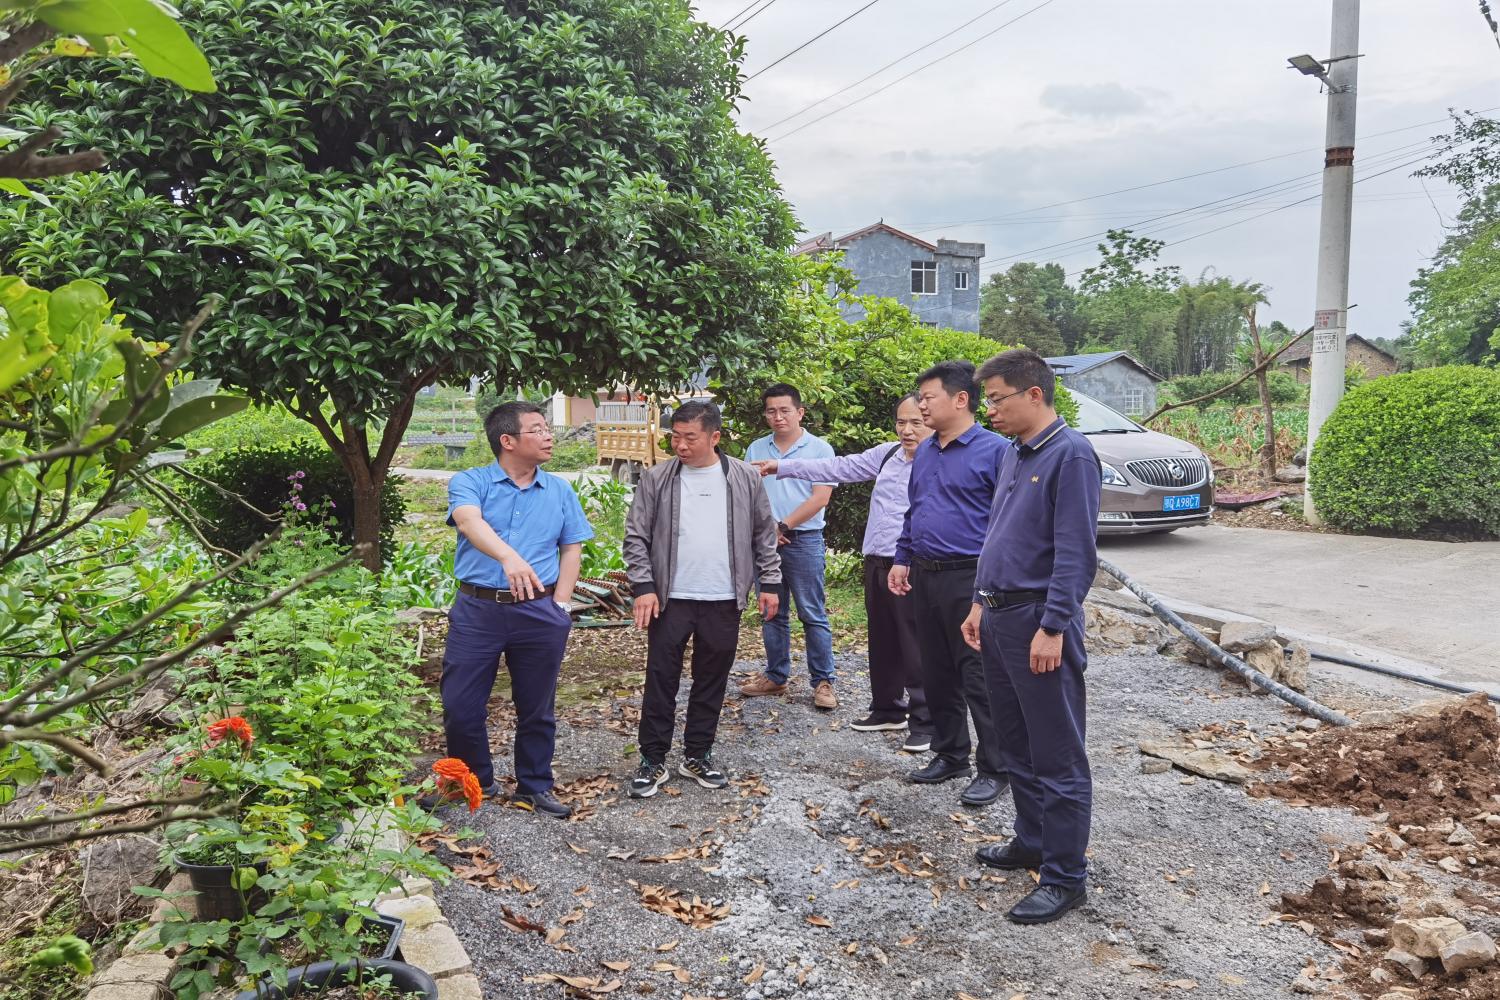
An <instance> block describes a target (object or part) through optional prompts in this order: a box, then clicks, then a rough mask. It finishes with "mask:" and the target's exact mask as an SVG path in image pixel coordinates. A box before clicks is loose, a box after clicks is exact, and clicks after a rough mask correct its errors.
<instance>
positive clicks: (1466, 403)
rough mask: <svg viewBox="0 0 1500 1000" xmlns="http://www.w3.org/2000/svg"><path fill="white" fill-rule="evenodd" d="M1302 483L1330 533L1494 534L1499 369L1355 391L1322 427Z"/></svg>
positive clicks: (1427, 374) (1378, 382)
mask: <svg viewBox="0 0 1500 1000" xmlns="http://www.w3.org/2000/svg"><path fill="white" fill-rule="evenodd" d="M1308 478H1309V488H1310V489H1311V490H1312V497H1313V502H1314V504H1315V505H1316V506H1317V510H1318V514H1319V516H1321V517H1322V518H1323V519H1324V520H1325V521H1327V522H1328V523H1329V524H1330V525H1333V526H1334V527H1336V528H1341V529H1344V530H1347V531H1371V530H1374V531H1391V532H1396V533H1400V534H1414V533H1417V532H1422V531H1428V530H1433V529H1437V530H1444V531H1459V532H1466V533H1472V532H1478V533H1481V534H1486V535H1500V371H1496V370H1494V369H1490V368H1478V367H1473V366H1452V367H1445V368H1428V369H1424V370H1422V371H1415V372H1409V373H1407V374H1403V375H1388V376H1386V377H1385V378H1379V379H1375V380H1374V381H1371V382H1366V383H1364V384H1363V385H1361V386H1359V387H1357V388H1355V389H1354V390H1352V391H1350V392H1349V393H1347V394H1346V395H1345V396H1344V398H1343V399H1342V400H1341V401H1340V402H1339V405H1338V407H1337V408H1335V409H1334V411H1333V413H1332V414H1330V415H1329V417H1328V420H1327V421H1326V422H1325V423H1324V424H1323V429H1322V431H1321V433H1320V434H1319V436H1318V440H1317V444H1316V445H1315V446H1314V447H1313V453H1312V457H1311V459H1310V465H1309V476H1308Z"/></svg>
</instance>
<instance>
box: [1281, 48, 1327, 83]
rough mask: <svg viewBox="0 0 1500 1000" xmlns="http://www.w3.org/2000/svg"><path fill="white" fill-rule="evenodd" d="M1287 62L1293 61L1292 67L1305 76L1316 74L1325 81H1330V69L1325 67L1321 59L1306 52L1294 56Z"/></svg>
mask: <svg viewBox="0 0 1500 1000" xmlns="http://www.w3.org/2000/svg"><path fill="white" fill-rule="evenodd" d="M1287 62H1289V63H1291V68H1292V69H1294V70H1296V71H1297V72H1298V73H1301V74H1303V75H1305V76H1315V77H1317V78H1318V79H1319V80H1322V81H1323V82H1324V83H1327V82H1328V71H1327V70H1326V69H1324V68H1323V63H1322V61H1321V60H1319V59H1314V58H1313V57H1312V56H1310V55H1306V54H1304V55H1300V56H1292V57H1291V58H1290V59H1288V60H1287Z"/></svg>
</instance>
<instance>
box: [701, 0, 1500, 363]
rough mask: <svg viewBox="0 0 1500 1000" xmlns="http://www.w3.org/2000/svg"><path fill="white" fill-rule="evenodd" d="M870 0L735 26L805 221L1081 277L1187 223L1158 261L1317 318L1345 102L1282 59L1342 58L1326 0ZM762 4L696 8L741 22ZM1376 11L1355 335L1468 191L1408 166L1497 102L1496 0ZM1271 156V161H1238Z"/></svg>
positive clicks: (1368, 53) (796, 1)
mask: <svg viewBox="0 0 1500 1000" xmlns="http://www.w3.org/2000/svg"><path fill="white" fill-rule="evenodd" d="M760 2H761V3H764V2H765V0H760ZM869 2H870V0H771V3H770V6H768V7H765V8H764V10H763V12H762V13H759V14H756V15H755V16H754V17H753V18H752V19H750V20H749V21H748V22H747V23H746V24H745V25H744V26H743V27H742V28H740V29H738V33H740V34H743V35H744V36H746V38H747V39H748V42H747V50H746V59H745V64H744V69H745V72H746V73H747V74H750V75H752V76H755V78H754V79H752V80H750V81H748V82H747V83H746V85H745V94H746V98H747V99H746V100H745V101H744V102H743V103H742V105H741V110H740V123H741V126H742V128H743V129H744V130H745V131H748V132H751V133H753V134H755V135H759V136H762V137H764V138H766V139H768V140H769V146H768V150H769V152H770V154H771V156H772V158H773V159H774V160H775V161H776V166H777V176H778V177H779V179H780V181H781V184H782V186H783V188H784V189H785V194H786V196H787V198H788V200H789V201H790V202H791V203H792V205H793V207H794V208H795V210H796V213H797V216H798V218H799V219H800V220H801V223H802V226H803V229H804V232H805V233H809V234H816V233H822V232H827V231H832V232H833V234H834V236H835V237H837V236H841V235H843V234H844V233H847V232H850V231H852V230H855V229H858V228H860V227H861V226H864V225H868V224H869V223H872V222H875V221H877V220H879V219H882V218H883V219H884V220H885V221H886V222H887V223H889V224H890V225H893V226H896V227H897V228H899V229H903V230H905V231H907V232H910V233H912V234H914V235H918V236H921V237H923V238H924V239H928V240H936V239H938V238H949V239H959V240H973V241H978V242H983V243H984V244H985V245H986V260H987V263H986V264H985V265H984V271H985V274H986V276H988V274H989V273H991V272H993V271H995V270H997V269H1002V270H1003V269H1004V268H1005V267H1008V266H1009V265H1010V264H1011V263H1014V262H1015V261H1017V260H1034V261H1053V260H1055V261H1057V262H1058V263H1060V264H1062V265H1063V266H1064V267H1065V268H1067V270H1068V272H1069V273H1070V274H1074V273H1075V272H1077V271H1079V270H1081V269H1083V268H1085V267H1087V266H1089V265H1090V264H1092V263H1094V262H1095V261H1096V260H1097V259H1098V253H1097V251H1096V250H1095V249H1094V247H1095V245H1096V244H1097V243H1098V242H1099V239H1100V237H1099V236H1096V235H1095V234H1102V233H1103V231H1104V230H1106V229H1109V228H1114V227H1132V228H1135V229H1136V230H1137V231H1138V232H1139V233H1141V234H1142V235H1152V236H1154V237H1156V238H1158V239H1162V240H1166V241H1168V242H1169V244H1174V241H1181V242H1180V243H1175V244H1174V245H1169V246H1168V247H1167V248H1166V249H1165V250H1164V251H1163V252H1162V256H1161V262H1162V263H1164V264H1175V265H1178V266H1180V267H1181V268H1182V270H1183V273H1184V274H1185V275H1187V276H1189V277H1196V276H1197V275H1198V274H1199V273H1201V272H1202V271H1204V269H1205V268H1212V269H1213V272H1214V273H1216V274H1219V275H1228V276H1230V277H1232V278H1234V279H1235V280H1237V281H1258V282H1261V283H1263V284H1264V285H1266V286H1267V287H1268V288H1269V289H1270V291H1269V293H1268V297H1269V300H1270V304H1269V306H1267V307H1265V308H1263V309H1262V311H1261V321H1262V324H1263V325H1264V324H1265V323H1266V322H1268V321H1269V320H1271V319H1280V320H1282V321H1283V322H1285V323H1287V325H1289V326H1292V327H1294V328H1296V329H1302V328H1303V327H1306V326H1308V325H1310V324H1311V322H1312V315H1313V295H1314V286H1315V279H1316V263H1317V261H1316V258H1317V246H1318V214H1319V204H1318V198H1317V194H1318V191H1319V187H1320V180H1319V177H1320V175H1321V171H1322V166H1323V153H1322V150H1323V145H1324V128H1325V116H1326V112H1327V97H1326V95H1323V94H1320V92H1319V83H1318V81H1317V80H1315V79H1313V78H1311V77H1307V76H1303V75H1301V74H1299V73H1297V72H1296V71H1294V70H1291V69H1289V68H1287V63H1286V60H1287V57H1289V56H1293V55H1297V54H1299V53H1304V52H1305V53H1310V54H1312V55H1314V56H1316V57H1319V58H1322V57H1326V56H1327V55H1328V54H1329V53H1328V51H1327V50H1328V47H1329V35H1330V23H1331V15H1332V10H1331V4H1330V3H1329V2H1328V0H1321V2H1313V0H1009V2H1007V3H1004V4H1001V5H999V6H998V9H993V10H991V9H992V8H996V7H997V3H998V0H875V2H874V3H873V4H872V5H870V6H869V8H868V9H866V10H863V11H860V8H862V7H865V5H866V4H867V3H869ZM749 5H750V0H700V2H699V3H698V4H697V5H696V10H697V11H698V14H699V17H700V18H701V19H703V20H705V21H707V22H708V23H710V24H713V25H715V26H721V25H723V24H725V23H726V22H728V21H729V20H730V19H731V18H732V17H733V16H734V15H736V14H737V13H739V12H741V11H742V10H746V9H752V10H753V9H754V8H752V7H750V6H749ZM757 6H758V4H757ZM1362 8H1363V9H1362V12H1361V19H1360V46H1359V51H1360V52H1361V53H1362V54H1363V58H1362V59H1361V60H1360V66H1359V83H1358V95H1359V98H1358V101H1359V110H1358V133H1359V137H1360V138H1359V142H1358V144H1357V146H1356V153H1355V158H1356V159H1355V163H1356V167H1355V176H1356V178H1357V182H1356V185H1355V188H1354V190H1355V203H1354V228H1353V252H1352V258H1351V277H1350V302H1351V303H1353V304H1355V306H1356V308H1354V309H1353V311H1352V312H1351V313H1350V329H1351V330H1353V331H1354V332H1355V333H1360V334H1363V335H1365V336H1389V337H1394V336H1397V335H1399V333H1400V324H1401V323H1402V321H1403V320H1405V319H1407V318H1408V316H1409V310H1408V308H1407V305H1406V296H1407V292H1408V290H1409V289H1408V285H1409V282H1410V281H1411V279H1412V278H1413V277H1414V276H1415V275H1416V273H1417V269H1418V268H1419V267H1422V266H1423V265H1424V264H1425V263H1426V262H1427V260H1428V259H1429V258H1430V257H1431V255H1432V254H1433V253H1434V252H1435V251H1436V249H1437V248H1438V246H1439V244H1440V243H1441V242H1442V239H1443V236H1444V226H1445V225H1451V224H1452V220H1453V215H1454V213H1455V211H1456V210H1457V208H1458V207H1459V204H1460V202H1459V199H1458V197H1457V195H1456V193H1455V192H1454V191H1452V190H1451V189H1450V188H1449V187H1448V186H1447V185H1446V184H1445V183H1444V182H1443V181H1441V180H1431V179H1428V180H1421V179H1418V178H1415V177H1412V176H1411V174H1412V172H1413V171H1414V170H1416V169H1417V168H1418V167H1419V166H1420V165H1421V164H1420V158H1421V157H1423V156H1424V155H1427V154H1428V153H1429V152H1430V143H1429V140H1430V139H1431V138H1432V137H1433V136H1436V135H1439V134H1441V133H1443V132H1444V131H1446V127H1445V124H1444V119H1446V117H1447V114H1448V109H1449V108H1458V109H1470V110H1485V109H1500V47H1497V45H1496V41H1495V37H1494V36H1493V35H1492V34H1490V32H1489V29H1488V27H1487V26H1486V25H1485V22H1484V20H1483V18H1482V17H1481V16H1480V13H1479V9H1478V4H1477V2H1476V0H1420V2H1412V0H1365V2H1364V3H1363V4H1362ZM857 11H859V13H857V14H856V12H857ZM987 12H988V13H987ZM851 14H854V15H855V16H854V17H853V18H852V19H851V20H849V21H848V22H847V23H846V24H844V25H842V26H840V27H838V28H837V29H835V30H834V31H832V32H831V33H829V34H828V35H827V36H825V37H824V38H822V39H820V40H818V41H816V42H813V43H812V44H810V45H808V46H807V47H806V48H805V49H802V50H801V51H800V52H797V53H796V54H794V55H791V56H790V57H788V58H786V59H784V60H783V61H781V62H777V63H776V65H774V66H772V65H771V63H773V62H776V60H778V59H780V58H781V57H782V56H785V55H786V54H787V53H789V52H791V50H793V49H795V48H797V46H799V45H801V44H802V43H804V42H806V41H808V40H809V39H811V38H812V37H813V36H814V35H816V34H818V33H819V32H820V31H822V30H824V29H825V28H828V27H830V26H831V25H833V24H834V23H835V22H837V21H839V20H841V19H842V18H845V17H847V16H849V15H851ZM1018 17H1019V19H1018V20H1014V23H1011V24H1009V25H1006V22H1007V21H1012V19H1015V18H1018ZM974 18H978V19H977V20H974V21H973V23H972V24H969V25H968V26H967V27H962V28H960V26H961V25H963V24H964V23H965V22H967V21H970V20H971V19H974ZM956 28H958V29H959V30H958V31H957V32H956V33H954V34H952V35H951V36H950V37H948V38H946V39H944V40H942V41H939V42H936V43H935V44H933V45H931V46H930V47H929V48H926V49H925V50H923V51H921V52H919V53H917V54H916V55H914V56H912V57H911V58H909V59H906V60H905V61H903V62H900V63H898V64H896V65H895V66H892V67H891V68H890V69H888V70H886V71H884V72H882V73H880V74H879V75H876V76H874V77H872V78H871V79H870V80H868V81H866V82H864V83H862V84H860V85H858V86H855V87H852V88H850V89H848V90H847V91H845V92H844V93H842V94H838V95H837V96H832V97H829V99H828V100H825V101H823V102H822V103H821V104H818V105H817V106H816V107H815V108H813V109H812V110H810V111H806V112H805V113H803V114H802V115H800V116H799V117H796V118H792V119H791V120H789V121H786V122H784V123H781V124H778V122H781V120H782V119H784V118H787V116H790V115H792V114H794V113H796V112H799V111H802V110H803V109H804V108H806V107H807V106H808V105H811V104H812V103H813V102H814V101H817V100H818V99H819V98H824V97H828V95H833V94H835V92H837V91H840V90H842V89H843V88H845V87H847V86H848V85H849V84H852V83H855V81H858V80H860V79H861V78H862V77H864V76H866V75H867V74H870V73H873V72H875V71H876V70H878V69H880V68H881V67H883V66H885V65H886V64H888V63H891V62H893V61H894V60H896V59H898V58H900V57H902V56H904V55H906V54H907V53H909V52H911V51H912V50H913V49H916V48H917V47H918V46H921V45H924V44H926V43H928V42H930V41H932V40H933V39H936V38H938V37H939V36H941V35H943V34H945V33H947V32H950V31H953V30H954V29H956ZM994 29H998V30H995V31H994V34H992V35H990V37H987V38H982V39H981V37H980V36H982V35H984V34H985V33H986V32H989V31H992V30H994ZM971 42H972V43H973V44H972V45H970V46H969V47H968V48H966V49H963V51H959V52H957V54H955V55H953V56H952V57H951V58H947V59H944V60H943V61H941V62H938V63H936V64H935V65H933V66H931V67H930V68H926V69H920V71H919V72H916V73H915V74H914V75H912V76H911V77H910V78H909V79H906V80H902V81H900V82H895V81H897V80H898V79H899V78H900V77H901V76H903V75H905V74H906V73H909V72H911V71H912V70H918V69H919V68H920V67H922V66H923V65H924V64H925V63H929V62H932V61H933V60H935V59H938V58H939V57H942V56H944V55H946V54H948V53H950V52H954V51H955V50H957V49H959V48H961V47H962V46H964V45H966V44H968V43H971ZM762 70H764V72H763V73H761V71H762ZM758 73H759V74H760V75H756V74H758ZM887 85H889V86H887ZM882 87H886V89H884V90H881V91H880V92H879V93H874V92H875V91H877V90H880V88H882ZM861 98H864V99H863V100H861ZM854 102H857V103H854ZM836 109H843V110H837V111H836ZM834 111H836V113H834V114H831V115H829V116H828V117H827V118H826V119H825V120H823V121H816V119H818V118H819V117H820V116H823V115H826V114H828V113H829V112H834ZM813 122H816V123H815V124H809V123H813ZM1424 123H1426V124H1424ZM804 125H805V126H806V127H802V128H800V130H799V131H796V132H795V134H790V133H792V130H794V129H798V128H799V127H800V126H804ZM1413 126H1419V127H1413ZM1394 130H1400V131H1394ZM1380 133H1388V134H1380ZM1282 154H1288V155H1282ZM1272 157H1274V158H1272ZM1268 158H1272V159H1268ZM1252 160H1264V161H1265V162H1260V163H1255V164H1252V165H1248V166H1237V165H1239V164H1245V163H1247V162H1248V161H1252ZM1413 161H1418V162H1413ZM1225 167H1233V168H1234V169H1227V170H1226V169H1220V168H1225ZM1391 168H1395V169H1391ZM1204 171H1214V172H1213V173H1208V174H1206V175H1205V176H1201V177H1196V178H1191V179H1188V180H1182V181H1176V182H1173V183H1168V184H1158V185H1155V186H1152V187H1148V188H1145V189H1144V190H1138V191H1131V192H1126V193H1121V194H1113V195H1109V196H1107V197H1093V196H1095V195H1102V194H1106V193H1107V192H1112V191H1118V190H1119V189H1122V188H1130V187H1135V186H1137V185H1147V184H1155V182H1158V181H1164V180H1169V179H1172V178H1177V177H1182V176H1183V175H1187V174H1196V173H1200V172H1204ZM1380 171H1389V172H1386V173H1384V174H1382V175H1381V176H1373V175H1375V174H1376V173H1378V172H1380ZM1361 176H1364V177H1367V179H1365V180H1358V178H1360V177H1361ZM1258 189H1266V190H1258ZM1237 196H1238V197H1237ZM1077 199H1090V200H1086V201H1078V200H1077ZM1221 199H1228V200H1227V201H1225V200H1221ZM1302 199H1307V200H1306V201H1303V202H1302V204H1298V205H1290V203H1292V202H1297V201H1300V200H1302ZM1058 202H1070V203H1071V204H1067V205H1060V206H1059V205H1056V203H1058ZM1209 202H1218V204H1214V205H1211V206H1209V207H1207V208H1198V206H1203V205H1205V203H1209ZM1288 205H1290V207H1285V208H1280V207H1281V206H1288ZM1048 206H1055V207H1048ZM1278 208H1280V210H1277V211H1272V210H1273V209H1278ZM1183 210H1192V211H1183ZM1168 213H1178V214H1175V215H1170V216H1169V217H1167V218H1162V219H1158V220H1157V221H1149V220H1153V219H1157V217H1159V216H1164V215H1167V214H1168ZM1210 213H1214V214H1210ZM1255 216H1260V217H1259V218H1256V217H1255ZM1002 217H1003V218H1002ZM1230 223H1238V224H1236V225H1232V226H1228V228H1224V229H1222V231H1219V232H1209V231H1210V230H1214V229H1218V228H1219V227H1223V226H1226V225H1228V224H1230ZM1057 244H1063V245H1061V246H1057ZM1044 248H1048V249H1044ZM1075 280H1076V278H1075Z"/></svg>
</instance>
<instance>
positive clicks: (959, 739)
mask: <svg viewBox="0 0 1500 1000" xmlns="http://www.w3.org/2000/svg"><path fill="white" fill-rule="evenodd" d="M905 600H909V601H913V602H914V608H913V613H914V614H915V616H916V619H917V642H918V644H920V646H921V649H922V688H923V690H924V691H925V692H926V694H927V707H928V710H929V711H930V712H931V713H932V727H933V737H932V752H933V753H934V754H936V755H938V756H939V757H944V758H947V759H948V760H951V761H953V762H955V763H962V764H964V765H967V764H968V763H969V749H970V742H969V717H970V716H972V717H973V719H974V735H975V738H976V739H977V740H978V746H977V747H975V748H974V764H975V767H976V769H977V770H978V771H979V773H980V774H985V775H990V776H991V777H998V776H1000V775H1002V774H1004V773H1005V765H1004V764H1003V763H1001V760H1000V737H999V735H998V734H997V733H996V732H995V723H994V720H993V719H992V718H991V716H990V696H989V692H988V691H987V690H986V689H985V684H984V667H983V665H982V664H981V663H980V662H979V654H978V653H976V652H975V651H974V650H973V649H972V648H971V647H970V646H969V644H968V643H966V642H964V637H963V633H962V632H961V631H960V628H961V626H962V625H963V623H964V619H965V618H967V617H968V616H969V610H970V609H971V608H972V607H973V606H974V569H973V568H972V567H971V568H969V569H945V570H937V571H932V570H925V569H922V568H921V567H920V566H917V565H913V566H912V568H911V593H909V594H907V595H906V598H905Z"/></svg>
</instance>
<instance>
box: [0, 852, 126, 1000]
mask: <svg viewBox="0 0 1500 1000" xmlns="http://www.w3.org/2000/svg"><path fill="white" fill-rule="evenodd" d="M65 878H66V876H65ZM52 888H53V889H57V890H61V891H62V893H63V894H62V897H61V898H60V899H59V901H58V903H57V905H56V906H54V907H52V909H50V910H49V911H47V915H46V917H44V918H43V919H42V920H41V922H40V923H38V924H36V925H34V926H31V927H26V928H24V929H18V931H17V932H16V936H14V937H10V938H7V939H5V940H4V941H0V1000H76V998H78V997H82V996H83V995H84V994H85V993H86V992H87V990H86V989H85V986H86V984H87V978H86V977H83V976H79V975H77V974H76V973H74V972H73V970H71V969H40V968H37V967H36V966H33V965H31V964H30V961H31V956H32V955H34V954H36V953H37V952H38V951H40V950H41V949H42V948H45V947H46V946H47V945H49V944H51V943H52V941H53V940H55V939H56V938H58V937H59V936H61V935H63V934H71V933H74V932H75V931H76V930H77V929H78V926H79V924H80V923H82V922H83V921H84V914H83V908H82V905H81V903H80V901H79V894H78V886H77V885H76V884H73V885H56V886H53V887H52ZM131 926H133V925H131ZM128 929H130V928H129V927H125V928H123V929H122V931H123V930H128ZM95 943H96V945H97V944H98V943H101V942H95ZM95 971H99V970H97V969H96V970H95Z"/></svg>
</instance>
